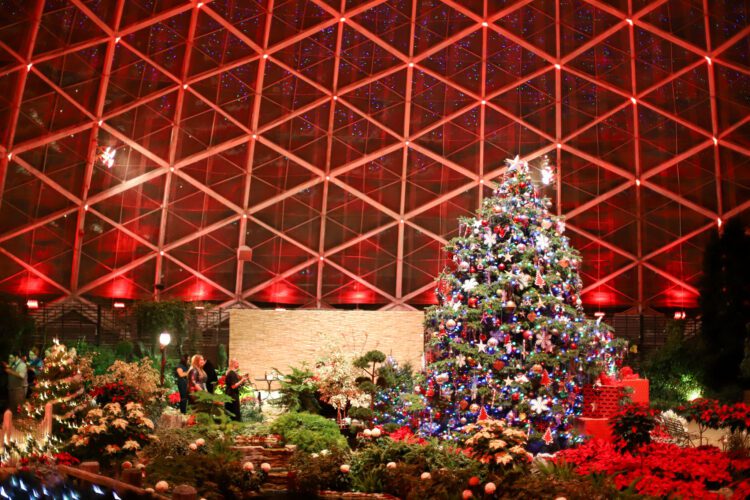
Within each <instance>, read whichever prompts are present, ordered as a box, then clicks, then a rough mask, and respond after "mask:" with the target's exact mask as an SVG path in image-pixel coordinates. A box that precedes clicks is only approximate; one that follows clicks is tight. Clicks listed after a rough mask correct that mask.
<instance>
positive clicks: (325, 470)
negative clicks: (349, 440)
mask: <svg viewBox="0 0 750 500" xmlns="http://www.w3.org/2000/svg"><path fill="white" fill-rule="evenodd" d="M349 460H350V454H349V451H348V450H340V449H333V450H330V451H328V452H327V453H307V452H304V451H297V452H296V453H295V454H294V456H293V457H292V461H291V463H290V469H291V470H292V473H291V478H292V481H291V484H290V489H291V490H292V491H294V492H295V493H298V494H304V495H306V497H311V496H314V495H315V493H316V492H318V491H321V490H334V491H349V489H350V488H351V481H350V479H349V475H348V474H345V473H343V472H342V471H341V466H342V465H343V464H348V463H349Z"/></svg>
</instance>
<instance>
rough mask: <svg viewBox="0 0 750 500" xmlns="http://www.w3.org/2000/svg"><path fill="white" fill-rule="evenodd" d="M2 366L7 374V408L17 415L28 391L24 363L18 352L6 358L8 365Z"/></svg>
mask: <svg viewBox="0 0 750 500" xmlns="http://www.w3.org/2000/svg"><path fill="white" fill-rule="evenodd" d="M3 364H4V365H5V366H4V368H5V373H7V374H8V407H9V408H10V410H11V411H12V412H13V413H18V410H19V408H20V407H21V405H23V402H24V401H25V400H26V392H27V391H28V390H29V379H28V370H27V368H26V363H24V362H23V359H22V358H21V353H20V352H14V353H13V354H11V355H10V356H8V363H3Z"/></svg>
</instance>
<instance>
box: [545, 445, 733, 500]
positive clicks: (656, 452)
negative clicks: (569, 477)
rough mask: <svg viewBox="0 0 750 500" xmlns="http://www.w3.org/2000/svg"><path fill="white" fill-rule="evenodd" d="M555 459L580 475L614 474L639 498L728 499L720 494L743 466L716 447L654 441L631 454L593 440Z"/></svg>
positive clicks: (616, 479) (623, 486) (617, 484)
mask: <svg viewBox="0 0 750 500" xmlns="http://www.w3.org/2000/svg"><path fill="white" fill-rule="evenodd" d="M554 460H555V462H556V463H568V464H571V465H572V466H573V467H574V470H575V472H576V473H578V474H580V475H588V474H604V475H607V476H611V477H613V479H614V483H615V485H616V486H617V487H618V488H619V489H620V490H624V489H626V488H628V487H630V486H632V487H633V488H634V490H635V491H636V492H637V493H638V494H641V495H649V496H655V497H671V496H680V497H684V498H722V497H721V496H720V495H718V494H717V493H716V490H718V489H720V488H722V487H725V486H729V485H730V484H732V482H733V477H732V473H733V472H739V470H738V469H739V468H740V467H742V463H741V462H735V461H733V460H732V459H730V457H729V456H728V455H727V454H726V453H723V452H722V451H721V450H719V449H718V448H715V447H711V446H701V447H698V448H681V447H679V446H676V445H674V444H668V443H651V444H649V445H645V446H643V447H641V448H640V449H639V452H638V453H637V454H631V453H620V452H618V451H617V449H616V448H615V446H614V445H613V444H612V443H608V442H605V441H591V442H589V443H586V444H584V445H582V446H580V447H578V448H573V449H570V450H565V451H562V452H560V453H558V454H557V455H556V456H555V459H554Z"/></svg>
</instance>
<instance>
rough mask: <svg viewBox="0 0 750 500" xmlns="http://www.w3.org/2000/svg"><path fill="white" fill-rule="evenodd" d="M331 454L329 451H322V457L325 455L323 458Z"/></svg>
mask: <svg viewBox="0 0 750 500" xmlns="http://www.w3.org/2000/svg"><path fill="white" fill-rule="evenodd" d="M329 453H331V452H330V451H328V450H320V454H321V455H323V456H326V455H328V454H329Z"/></svg>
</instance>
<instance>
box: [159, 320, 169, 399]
mask: <svg viewBox="0 0 750 500" xmlns="http://www.w3.org/2000/svg"><path fill="white" fill-rule="evenodd" d="M171 341H172V336H171V335H170V334H169V333H167V332H163V333H161V334H160V335H159V347H160V349H161V386H162V387H164V367H165V366H167V346H168V345H169V343H170V342H171Z"/></svg>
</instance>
